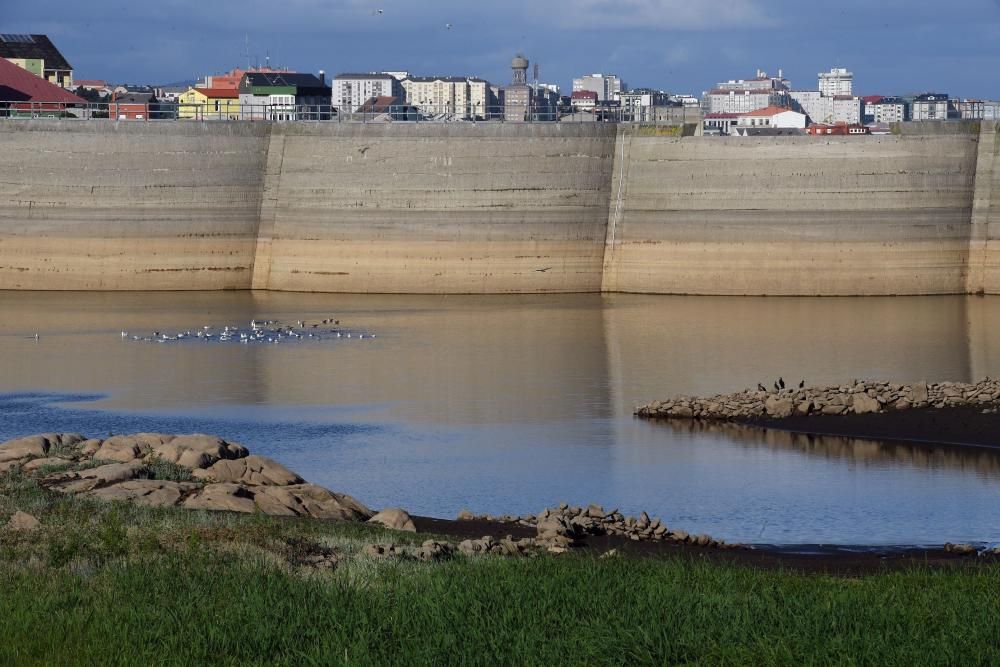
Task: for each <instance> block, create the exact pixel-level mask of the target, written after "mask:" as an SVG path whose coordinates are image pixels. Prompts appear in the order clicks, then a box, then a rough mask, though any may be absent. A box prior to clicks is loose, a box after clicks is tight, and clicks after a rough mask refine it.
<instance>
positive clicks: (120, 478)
mask: <svg viewBox="0 0 1000 667" xmlns="http://www.w3.org/2000/svg"><path fill="white" fill-rule="evenodd" d="M145 470H146V467H145V465H144V464H143V462H142V461H129V462H127V463H109V464H108V465H103V466H99V467H97V468H90V469H89V470H82V471H80V472H78V473H70V475H69V476H68V477H64V478H61V479H60V480H58V481H62V480H64V479H68V480H69V481H68V482H65V483H62V484H61V485H58V486H57V488H58V490H60V491H63V492H66V493H85V492H87V491H93V490H94V489H99V488H102V487H105V486H110V485H112V484H118V483H119V482H127V481H129V480H132V479H135V478H137V477H142V476H143V475H144V474H145Z"/></svg>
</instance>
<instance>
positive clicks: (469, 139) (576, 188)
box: [253, 123, 615, 293]
mask: <svg viewBox="0 0 1000 667" xmlns="http://www.w3.org/2000/svg"><path fill="white" fill-rule="evenodd" d="M614 146H615V129H614V127H613V126H607V125H603V126H602V125H596V126H595V125H591V126H584V125H542V124H530V125H525V124H522V125H513V124H505V125H500V124H489V125H484V124H480V125H471V124H449V125H432V124H428V123H423V124H402V123H394V124H373V125H361V124H347V123H345V124H326V125H308V124H301V123H300V124H284V125H277V126H275V128H274V131H273V134H272V139H271V156H270V163H269V164H270V165H272V166H274V165H280V166H275V168H274V169H272V168H269V169H268V174H267V183H266V193H265V198H264V208H263V210H262V220H263V225H262V241H261V244H260V252H259V253H258V260H257V261H258V270H256V271H255V272H254V281H253V284H254V287H257V288H270V289H278V290H297V291H327V292H423V293H456V292H460V293H461V292H471V293H504V292H594V291H599V290H600V286H601V272H602V263H603V256H604V237H605V225H606V224H607V210H608V209H607V206H608V192H609V190H610V187H611V182H610V179H609V178H608V174H609V173H610V170H611V162H612V159H613V158H612V156H613V153H614ZM278 154H280V158H278V157H276V156H277V155H278Z"/></svg>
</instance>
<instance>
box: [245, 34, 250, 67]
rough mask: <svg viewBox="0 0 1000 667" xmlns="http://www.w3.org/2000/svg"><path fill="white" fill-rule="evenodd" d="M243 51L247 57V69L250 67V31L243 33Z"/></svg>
mask: <svg viewBox="0 0 1000 667" xmlns="http://www.w3.org/2000/svg"><path fill="white" fill-rule="evenodd" d="M243 51H244V55H246V57H247V69H248V70H249V69H250V33H248V32H245V33H243Z"/></svg>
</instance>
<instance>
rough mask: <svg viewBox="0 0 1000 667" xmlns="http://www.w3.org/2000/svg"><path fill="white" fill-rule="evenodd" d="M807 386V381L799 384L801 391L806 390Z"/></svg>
mask: <svg viewBox="0 0 1000 667" xmlns="http://www.w3.org/2000/svg"><path fill="white" fill-rule="evenodd" d="M805 386H806V381H805V380H803V381H802V382H799V389H803V388H805Z"/></svg>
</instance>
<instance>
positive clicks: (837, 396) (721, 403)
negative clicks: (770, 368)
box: [635, 378, 1000, 422]
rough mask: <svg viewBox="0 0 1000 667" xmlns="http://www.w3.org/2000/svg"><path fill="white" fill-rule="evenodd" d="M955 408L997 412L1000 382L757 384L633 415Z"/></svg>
mask: <svg viewBox="0 0 1000 667" xmlns="http://www.w3.org/2000/svg"><path fill="white" fill-rule="evenodd" d="M958 407H977V408H980V409H981V410H982V412H983V413H985V414H997V412H998V410H1000V380H994V379H990V378H986V379H984V380H981V381H979V382H977V383H975V384H967V383H962V382H936V383H930V384H928V383H926V382H919V383H915V384H899V383H893V382H881V381H873V380H868V381H854V382H851V383H848V384H846V385H833V386H827V387H800V388H789V389H773V390H772V389H762V388H761V387H760V386H758V389H757V390H756V391H754V390H750V389H747V390H744V391H741V392H736V393H732V394H717V395H715V396H708V397H697V396H684V395H678V396H674V397H673V398H671V399H668V400H665V401H653V402H651V403H648V404H646V405H641V406H639V407H637V408H636V409H635V415H636V416H638V417H642V418H647V419H700V420H706V421H742V422H747V421H754V420H759V419H766V418H772V419H785V418H788V417H812V416H821V415H822V416H828V417H829V416H840V415H851V414H856V415H864V414H878V413H887V412H905V411H908V410H920V409H925V408H934V409H944V408H958Z"/></svg>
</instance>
